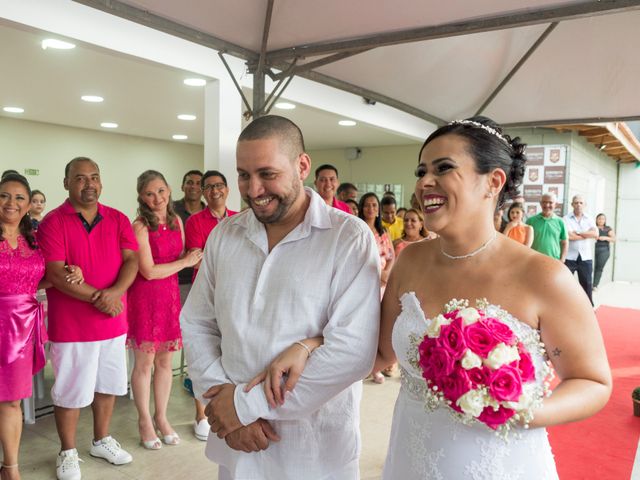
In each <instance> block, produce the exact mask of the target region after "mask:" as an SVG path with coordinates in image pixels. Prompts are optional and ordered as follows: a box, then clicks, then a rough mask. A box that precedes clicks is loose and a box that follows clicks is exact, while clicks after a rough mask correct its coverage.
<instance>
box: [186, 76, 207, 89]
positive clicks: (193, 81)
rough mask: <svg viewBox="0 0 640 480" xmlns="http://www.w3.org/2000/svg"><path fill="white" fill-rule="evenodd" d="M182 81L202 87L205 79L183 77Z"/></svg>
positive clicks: (192, 85)
mask: <svg viewBox="0 0 640 480" xmlns="http://www.w3.org/2000/svg"><path fill="white" fill-rule="evenodd" d="M183 83H184V84H185V85H189V86H190V87H204V86H205V85H206V84H207V81H206V80H205V79H204V78H185V79H184V81H183Z"/></svg>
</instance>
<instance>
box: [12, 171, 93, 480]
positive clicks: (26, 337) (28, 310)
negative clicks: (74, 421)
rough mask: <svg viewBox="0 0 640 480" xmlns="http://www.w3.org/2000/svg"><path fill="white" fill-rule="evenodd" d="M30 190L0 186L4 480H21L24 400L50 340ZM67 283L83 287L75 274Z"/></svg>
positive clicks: (15, 183)
mask: <svg viewBox="0 0 640 480" xmlns="http://www.w3.org/2000/svg"><path fill="white" fill-rule="evenodd" d="M30 201H31V190H30V188H29V183H28V182H27V180H26V179H25V178H24V177H23V176H22V175H18V174H13V173H10V174H6V175H5V176H4V177H3V178H2V180H0V443H1V444H2V450H3V460H2V466H1V467H0V478H1V479H2V480H16V479H19V478H20V472H19V471H18V449H19V446H20V436H21V435H22V412H21V410H20V400H22V399H23V398H28V397H30V396H31V393H32V392H31V385H32V382H31V378H32V376H33V375H34V374H36V373H37V372H39V371H40V370H41V369H42V368H43V367H44V364H45V362H46V360H45V355H44V343H45V341H46V338H47V334H46V330H45V327H44V319H43V314H42V307H41V305H40V304H39V303H38V301H37V300H36V291H37V290H38V286H39V285H40V286H41V287H42V288H44V287H45V286H46V285H44V281H43V276H44V257H43V256H42V253H41V251H40V249H38V246H37V244H36V239H35V236H34V233H33V227H32V224H31V219H30V218H29V216H28V215H27V212H28V211H29V205H30ZM67 281H70V282H71V281H73V282H74V283H75V282H78V283H82V272H81V271H80V269H76V271H75V273H74V274H70V275H69V276H67Z"/></svg>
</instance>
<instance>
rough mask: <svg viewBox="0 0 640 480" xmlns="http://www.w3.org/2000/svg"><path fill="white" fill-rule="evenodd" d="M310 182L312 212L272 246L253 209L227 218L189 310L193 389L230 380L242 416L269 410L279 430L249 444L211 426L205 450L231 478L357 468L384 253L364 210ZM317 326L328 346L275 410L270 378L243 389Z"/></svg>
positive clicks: (247, 418) (328, 474)
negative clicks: (247, 447) (249, 449)
mask: <svg viewBox="0 0 640 480" xmlns="http://www.w3.org/2000/svg"><path fill="white" fill-rule="evenodd" d="M305 193H306V194H307V195H308V196H310V197H311V201H310V205H309V209H308V210H307V212H306V215H305V218H304V221H303V222H302V223H301V224H300V225H298V226H297V227H296V228H295V229H294V230H292V231H291V232H290V233H289V234H288V235H287V236H286V237H285V238H284V239H283V240H282V241H280V243H278V244H277V245H276V246H275V247H274V248H273V249H272V250H271V252H269V250H268V246H267V235H266V231H265V228H264V225H263V224H261V223H260V222H259V221H258V220H257V219H256V217H255V215H254V214H253V212H252V211H251V210H246V211H244V212H242V213H240V214H238V215H236V216H233V217H230V218H227V219H225V220H224V221H223V222H221V223H220V225H218V227H216V228H215V229H214V230H213V232H212V233H211V235H210V236H209V239H208V241H207V244H206V247H205V250H204V258H203V260H202V264H201V267H200V271H199V273H198V276H197V278H196V280H195V283H194V285H193V288H192V289H191V292H190V294H189V298H188V300H187V302H186V304H185V306H184V309H183V311H182V315H181V323H182V329H183V330H182V331H183V336H184V344H185V352H186V357H187V361H188V365H189V374H190V376H191V378H192V380H193V385H194V392H195V394H196V397H197V398H200V400H201V401H204V402H205V404H206V403H207V401H205V400H204V399H203V398H202V394H203V393H204V392H205V391H206V390H207V389H208V388H210V387H212V386H214V385H219V384H222V383H233V384H235V385H237V387H236V390H235V407H236V411H237V413H238V417H239V418H240V421H241V422H242V423H243V424H245V425H247V424H249V423H251V422H253V421H255V420H257V419H258V418H263V419H266V420H269V421H270V422H271V424H272V425H273V427H274V428H275V430H276V432H277V433H278V434H279V435H280V437H281V440H280V442H272V443H271V444H270V445H269V447H268V448H267V449H266V450H264V451H261V452H257V453H244V452H238V451H235V450H232V449H230V448H229V447H228V446H227V445H226V443H225V441H224V440H220V439H218V438H217V436H216V435H214V434H212V435H210V436H209V440H208V444H207V450H206V452H207V456H208V457H209V458H210V459H211V460H213V461H214V462H216V463H219V464H221V465H224V466H225V467H226V468H227V469H228V470H229V471H230V473H231V475H232V476H233V477H234V478H239V479H278V480H285V479H295V480H299V479H309V480H315V479H322V478H345V476H344V475H341V472H343V471H344V472H347V471H349V472H351V473H350V475H353V471H354V470H353V469H354V465H355V468H356V469H357V461H358V456H359V453H360V434H359V404H360V398H361V393H362V382H361V381H360V380H361V379H362V378H363V377H365V376H366V375H367V374H368V373H369V372H370V369H371V367H372V364H373V360H374V357H375V353H376V350H377V339H378V328H379V315H380V297H379V292H380V287H379V278H380V273H379V254H378V250H377V247H376V244H375V240H374V237H373V235H372V233H371V231H370V229H369V227H368V226H367V225H366V224H365V223H364V222H363V221H362V220H360V219H358V218H356V217H354V216H351V215H349V214H346V213H344V212H341V211H339V210H337V209H335V208H331V207H329V206H327V205H326V204H325V203H324V201H323V200H322V198H321V197H320V196H319V195H318V194H317V193H315V192H314V191H312V190H311V189H308V188H305ZM320 335H321V336H323V337H324V345H322V346H321V347H320V348H318V349H316V350H315V351H314V352H313V355H312V356H311V357H310V359H309V360H308V362H307V365H306V367H305V370H304V372H303V374H302V376H301V377H300V380H299V382H298V384H297V385H296V387H295V389H294V391H293V392H292V393H291V394H290V396H288V397H287V399H286V401H285V404H284V405H283V406H280V407H278V408H275V409H271V408H270V407H269V405H268V403H267V400H266V397H265V394H264V391H263V389H262V385H259V386H257V387H255V388H254V389H253V390H251V391H250V392H248V393H245V392H244V391H243V387H244V386H245V385H246V383H247V382H248V381H249V380H250V379H251V378H253V377H254V376H255V375H257V374H258V373H260V372H261V371H262V370H263V369H264V368H265V367H266V366H267V365H268V364H269V363H270V362H271V361H272V360H273V359H274V358H275V357H276V356H277V355H278V354H279V353H280V352H282V351H283V350H285V349H286V348H287V347H289V346H290V345H291V344H292V343H293V342H295V341H297V340H301V339H305V338H310V337H316V336H320ZM347 467H348V468H347ZM356 471H357V470H356ZM345 474H346V473H345Z"/></svg>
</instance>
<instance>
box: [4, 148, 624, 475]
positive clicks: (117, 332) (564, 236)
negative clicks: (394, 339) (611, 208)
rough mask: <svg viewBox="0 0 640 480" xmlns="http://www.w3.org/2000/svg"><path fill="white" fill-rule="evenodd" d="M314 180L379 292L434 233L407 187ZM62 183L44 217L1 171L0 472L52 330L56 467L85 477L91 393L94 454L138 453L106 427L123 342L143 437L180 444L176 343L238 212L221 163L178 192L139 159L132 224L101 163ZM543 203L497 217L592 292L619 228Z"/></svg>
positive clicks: (14, 453) (8, 462) (186, 180)
mask: <svg viewBox="0 0 640 480" xmlns="http://www.w3.org/2000/svg"><path fill="white" fill-rule="evenodd" d="M314 186H315V190H316V192H317V193H318V194H319V196H320V197H321V198H322V200H323V201H324V202H325V203H326V204H327V205H328V206H330V207H333V208H335V209H338V210H341V211H343V212H345V213H348V214H351V215H354V216H357V217H359V218H360V219H362V221H363V222H364V223H366V225H367V227H368V228H369V229H370V231H371V233H372V235H373V237H374V239H375V244H376V246H377V252H378V256H379V266H380V298H382V296H383V295H384V292H385V288H386V286H387V284H388V282H389V279H390V274H391V271H392V268H393V266H394V263H395V262H396V260H397V258H398V257H399V255H401V253H402V252H403V251H404V250H405V248H407V247H408V246H410V245H411V244H416V243H418V242H422V241H430V240H433V239H435V238H438V236H437V235H436V234H435V233H434V232H430V231H428V230H427V229H426V226H425V218H424V213H423V208H422V207H421V206H420V202H419V201H418V200H417V199H416V198H415V195H414V197H413V198H412V205H411V207H410V208H408V209H405V208H400V209H399V208H398V205H397V200H396V198H395V196H394V195H393V194H392V193H391V192H387V193H385V194H384V195H383V196H382V198H378V196H377V195H376V194H375V193H372V192H364V193H363V194H362V195H360V192H358V189H357V188H356V187H355V185H353V184H351V183H340V182H339V177H338V170H337V169H336V168H335V167H334V166H332V165H329V164H325V165H321V166H320V167H318V168H317V169H316V170H315V179H314ZM64 187H65V189H66V190H67V192H68V199H67V200H66V201H65V202H64V203H63V204H62V205H60V206H58V207H57V208H55V209H53V210H52V211H50V212H49V213H48V214H47V215H46V216H44V217H43V212H44V209H45V206H46V197H45V195H44V193H42V192H41V191H39V190H31V189H30V186H29V183H28V181H27V180H26V179H25V177H23V176H21V175H20V174H18V173H17V172H15V171H7V172H5V173H4V174H3V176H2V180H1V181H0V227H1V231H0V272H2V275H1V277H0V278H1V280H0V309H2V310H3V312H4V313H2V314H1V315H3V318H4V319H7V320H6V321H5V320H3V322H2V326H3V329H7V331H6V332H5V331H3V332H0V342H1V344H2V347H3V348H2V354H1V355H0V442H1V443H2V446H3V451H4V457H3V458H4V460H3V464H2V468H1V470H0V473H1V475H2V477H1V478H2V480H5V479H15V478H19V471H18V467H17V465H18V448H19V443H20V435H21V413H20V405H19V401H20V400H21V399H23V398H26V397H29V396H31V393H32V392H31V375H32V374H35V373H36V372H37V371H39V370H40V369H41V368H43V366H44V363H45V357H44V344H45V342H46V341H47V333H48V340H49V342H50V359H51V361H52V365H53V370H54V374H55V383H54V386H53V388H52V398H53V403H54V413H55V418H56V426H57V429H58V434H59V437H60V443H61V451H60V453H59V455H58V458H57V464H56V474H57V478H58V479H60V480H76V479H79V478H81V477H80V466H79V457H78V452H77V449H76V443H77V442H76V430H77V425H78V419H79V411H80V409H81V408H83V407H86V406H89V405H91V406H92V411H93V418H94V434H93V441H92V443H91V446H90V454H91V455H92V456H94V457H98V458H103V459H105V460H107V461H108V462H110V463H112V464H115V465H121V464H126V463H129V462H131V461H132V456H131V455H130V454H129V453H128V452H127V451H126V450H125V449H123V448H122V447H121V445H120V444H119V443H118V442H117V440H116V439H115V438H113V437H112V436H111V435H110V432H109V425H110V420H111V416H112V414H113V408H114V401H115V396H116V395H123V394H125V393H126V391H127V383H128V378H127V368H126V356H125V348H127V347H128V348H130V349H131V350H132V351H133V353H134V358H135V363H134V367H133V372H132V375H131V388H132V391H133V396H134V400H135V406H136V409H137V411H138V431H139V435H140V442H141V444H142V446H143V447H144V448H146V449H149V450H158V449H161V448H162V447H163V445H177V444H179V443H180V437H179V436H178V434H177V433H176V432H175V430H174V428H173V427H172V425H171V422H170V421H169V419H168V417H167V406H168V401H169V397H170V392H171V386H172V374H173V372H172V355H173V353H174V352H176V351H179V350H181V349H182V333H181V326H180V319H179V317H180V311H181V307H182V305H183V304H184V302H185V300H186V298H187V295H188V293H189V290H190V288H191V285H192V283H193V281H194V279H195V277H196V274H197V272H198V269H199V266H200V262H201V261H202V258H203V253H204V249H205V244H206V242H207V238H208V237H209V234H210V233H211V231H212V230H213V229H214V228H215V227H216V226H217V225H218V224H219V223H220V222H221V221H223V220H224V219H225V218H227V217H231V216H233V215H235V214H236V213H237V212H235V211H232V210H229V209H228V208H227V205H226V200H227V197H228V194H229V187H228V184H227V179H226V178H225V176H224V175H223V174H222V173H221V172H218V171H207V172H204V173H202V172H200V171H197V170H191V171H189V172H187V173H186V174H185V175H184V177H183V179H182V184H181V190H182V192H183V193H184V196H183V198H182V199H180V200H176V201H173V199H172V195H171V194H172V191H171V188H170V186H169V184H168V182H167V181H166V179H165V177H164V176H163V175H162V173H160V172H157V171H154V170H148V171H145V172H143V173H142V174H141V175H140V176H139V177H138V179H137V201H138V210H137V214H136V216H135V219H134V221H133V223H131V222H130V221H129V220H128V219H127V217H126V216H125V215H124V214H123V213H121V212H119V211H117V210H115V209H113V208H110V207H108V206H106V205H103V204H101V203H99V198H100V195H101V193H102V183H101V178H100V169H99V166H98V164H97V163H96V162H95V161H93V160H92V159H89V158H86V157H77V158H74V159H73V160H71V161H70V162H69V163H68V164H67V165H66V167H65V172H64ZM203 197H204V201H203ZM540 205H541V208H542V212H541V213H540V214H538V215H535V216H533V217H531V218H528V219H525V212H524V207H523V204H522V203H521V202H518V201H514V202H513V203H511V205H510V206H509V208H508V211H507V218H506V219H504V218H503V217H502V214H501V213H500V215H499V216H498V217H494V220H495V222H494V223H495V225H496V229H498V230H500V231H501V232H502V233H504V235H505V236H506V237H508V238H510V239H512V240H514V241H515V242H518V243H521V244H523V245H525V246H527V247H531V248H532V249H534V250H536V251H538V252H541V253H543V254H545V255H547V256H550V257H553V258H556V259H559V260H560V261H563V262H564V263H565V264H566V265H567V267H568V268H569V269H570V270H571V272H572V273H573V272H577V273H578V278H579V281H580V284H581V285H582V287H583V288H584V290H585V292H586V293H587V295H588V297H589V300H591V290H592V287H597V285H598V283H599V281H600V278H601V275H602V270H603V268H604V265H605V264H606V262H607V259H608V258H609V254H610V244H611V243H612V242H614V241H615V233H614V231H613V229H611V227H609V226H607V224H606V217H605V216H604V215H603V214H600V215H598V216H597V217H596V220H595V221H593V220H592V219H591V218H590V217H589V216H588V215H586V213H585V212H584V207H585V203H584V200H583V199H582V197H580V196H579V195H576V196H574V198H573V199H572V204H571V205H572V207H573V211H572V212H571V213H569V214H568V215H566V216H565V217H564V219H562V218H559V217H558V216H557V215H556V214H555V213H554V209H555V207H556V203H555V198H554V197H553V196H552V195H550V194H545V195H543V197H542V199H541V201H540ZM593 240H595V241H596V246H595V278H594V279H593V280H592V275H593V258H594V252H593V248H592V243H593ZM455 258H458V257H455ZM39 288H47V298H48V305H49V312H48V325H47V326H46V327H45V318H44V315H43V310H42V307H41V306H40V305H39V304H38V303H37V302H36V301H35V297H34V295H35V293H36V291H37V290H38V289H39ZM312 340H313V339H312ZM314 347H317V345H314ZM305 348H308V347H305ZM376 365H382V363H380V362H378V363H377V364H376ZM392 371H393V366H392V367H388V366H387V367H386V368H384V369H379V370H376V369H374V371H373V372H372V374H371V376H372V379H373V381H374V382H376V383H383V382H384V375H383V374H384V373H386V374H387V375H389V374H390V373H391V372H392ZM187 384H188V382H187ZM152 395H153V400H154V401H153V405H154V411H153V413H152V412H151V407H150V404H151V396H152ZM194 401H195V406H194V408H195V415H194V424H193V428H194V434H195V436H196V437H197V438H199V439H201V440H206V439H207V437H208V434H209V430H210V425H209V422H208V420H207V415H206V413H205V407H204V405H203V404H202V402H200V401H199V400H198V398H194Z"/></svg>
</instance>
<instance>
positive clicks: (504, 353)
mask: <svg viewBox="0 0 640 480" xmlns="http://www.w3.org/2000/svg"><path fill="white" fill-rule="evenodd" d="M519 359H520V354H519V353H518V348H517V347H509V346H507V345H505V344H504V343H499V344H498V345H496V346H495V347H494V348H493V350H491V352H489V355H487V358H486V360H485V361H484V364H485V365H487V366H488V367H491V368H493V369H494V370H495V369H498V368H500V367H501V366H502V365H506V364H507V363H511V362H515V361H516V360H519Z"/></svg>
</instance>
